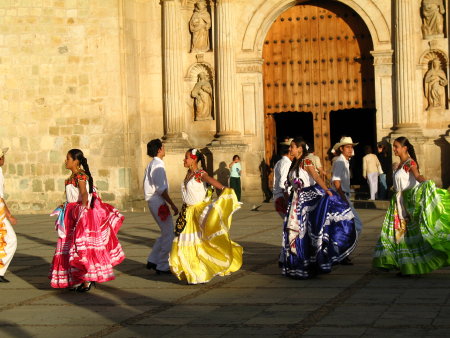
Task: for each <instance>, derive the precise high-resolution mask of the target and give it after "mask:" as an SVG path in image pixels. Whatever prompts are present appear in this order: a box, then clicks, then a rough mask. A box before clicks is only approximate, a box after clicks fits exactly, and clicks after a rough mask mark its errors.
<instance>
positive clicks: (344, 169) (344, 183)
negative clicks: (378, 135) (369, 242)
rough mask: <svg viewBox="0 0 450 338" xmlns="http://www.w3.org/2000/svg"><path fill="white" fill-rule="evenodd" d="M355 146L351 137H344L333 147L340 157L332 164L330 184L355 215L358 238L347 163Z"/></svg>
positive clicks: (356, 225)
mask: <svg viewBox="0 0 450 338" xmlns="http://www.w3.org/2000/svg"><path fill="white" fill-rule="evenodd" d="M357 144H358V143H353V140H352V138H351V137H348V136H344V137H342V138H341V140H340V141H339V143H338V144H336V145H335V147H336V148H337V149H339V150H340V153H341V155H339V157H338V159H337V160H336V162H334V165H333V172H332V177H331V182H332V185H333V186H334V190H335V191H336V192H337V193H338V194H339V195H340V196H341V197H342V199H343V200H344V201H347V202H348V204H349V205H350V208H351V209H352V212H353V214H354V215H355V227H356V231H357V233H358V236H359V234H360V233H361V231H362V222H361V219H360V218H359V215H358V213H357V212H356V210H355V208H354V206H353V204H352V202H351V201H350V162H349V160H350V158H351V157H352V156H353V155H354V150H353V146H356V145H357ZM333 148H334V147H333Z"/></svg>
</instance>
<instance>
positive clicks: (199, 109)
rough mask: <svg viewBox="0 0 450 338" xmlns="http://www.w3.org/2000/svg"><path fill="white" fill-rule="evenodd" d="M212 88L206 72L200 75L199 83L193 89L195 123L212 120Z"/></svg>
mask: <svg viewBox="0 0 450 338" xmlns="http://www.w3.org/2000/svg"><path fill="white" fill-rule="evenodd" d="M212 92H213V91H212V86H211V83H210V81H209V76H208V74H207V73H206V72H201V73H199V74H198V81H197V83H196V84H195V86H194V88H193V89H192V92H191V96H192V97H193V98H194V111H195V121H204V120H212V114H211V112H212V103H213V101H212Z"/></svg>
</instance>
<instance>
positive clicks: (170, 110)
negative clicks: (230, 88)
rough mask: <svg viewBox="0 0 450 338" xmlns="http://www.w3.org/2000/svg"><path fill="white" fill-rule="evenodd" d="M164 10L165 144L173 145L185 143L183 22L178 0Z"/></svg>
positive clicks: (166, 2)
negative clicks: (182, 55) (182, 54)
mask: <svg viewBox="0 0 450 338" xmlns="http://www.w3.org/2000/svg"><path fill="white" fill-rule="evenodd" d="M162 7H163V20H162V21H163V30H162V34H163V39H162V40H163V53H164V58H163V60H164V69H163V78H164V83H163V88H164V89H163V100H164V133H165V135H164V140H165V142H170V143H179V142H181V143H183V142H184V138H183V135H184V133H183V131H184V129H185V121H184V106H183V87H182V85H183V65H182V63H183V62H182V61H183V60H182V57H181V52H182V45H181V36H182V34H181V22H182V21H183V20H182V17H181V10H180V5H179V1H178V0H162Z"/></svg>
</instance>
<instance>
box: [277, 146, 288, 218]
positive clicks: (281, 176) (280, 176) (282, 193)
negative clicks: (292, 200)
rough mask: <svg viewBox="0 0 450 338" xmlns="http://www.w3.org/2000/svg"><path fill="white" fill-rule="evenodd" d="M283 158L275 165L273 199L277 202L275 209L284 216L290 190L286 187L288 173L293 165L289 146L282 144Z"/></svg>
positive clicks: (281, 152) (281, 153)
mask: <svg viewBox="0 0 450 338" xmlns="http://www.w3.org/2000/svg"><path fill="white" fill-rule="evenodd" d="M280 155H281V159H280V160H278V162H277V163H275V166H274V167H273V188H272V193H273V201H274V203H275V210H276V211H277V212H278V214H279V215H280V216H281V218H284V216H286V211H287V199H288V196H289V192H290V190H287V189H286V186H285V183H286V180H287V175H288V173H289V168H290V167H291V163H292V158H293V156H291V154H290V153H289V146H287V145H281V148H280Z"/></svg>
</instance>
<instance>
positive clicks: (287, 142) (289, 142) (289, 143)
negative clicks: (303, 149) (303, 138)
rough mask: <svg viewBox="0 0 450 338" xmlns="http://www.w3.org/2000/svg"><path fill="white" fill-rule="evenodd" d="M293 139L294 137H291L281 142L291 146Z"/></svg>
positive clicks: (283, 144)
mask: <svg viewBox="0 0 450 338" xmlns="http://www.w3.org/2000/svg"><path fill="white" fill-rule="evenodd" d="M292 141H294V139H293V138H289V139H288V140H287V141H284V142H281V143H280V144H281V145H282V146H290V145H291V142H292Z"/></svg>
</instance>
